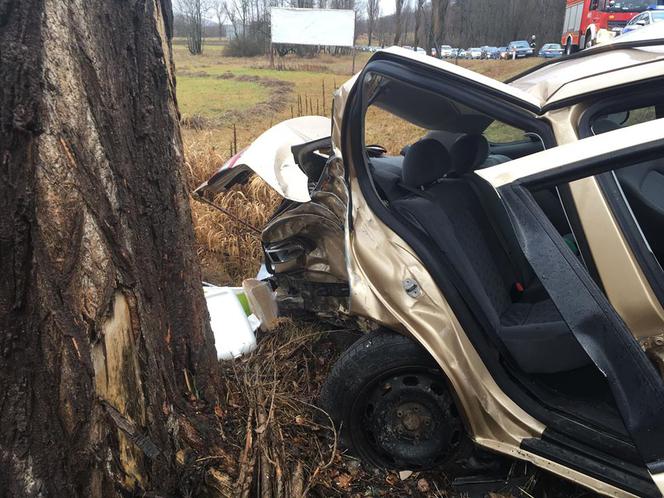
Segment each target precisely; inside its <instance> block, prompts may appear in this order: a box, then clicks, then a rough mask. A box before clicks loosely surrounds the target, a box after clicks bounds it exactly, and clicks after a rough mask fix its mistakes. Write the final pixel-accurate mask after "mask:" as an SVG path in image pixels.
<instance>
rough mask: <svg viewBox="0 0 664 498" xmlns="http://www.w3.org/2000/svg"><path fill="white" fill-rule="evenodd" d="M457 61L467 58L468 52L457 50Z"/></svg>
mask: <svg viewBox="0 0 664 498" xmlns="http://www.w3.org/2000/svg"><path fill="white" fill-rule="evenodd" d="M454 57H456V58H457V59H465V58H466V50H465V49H463V48H457V49H456V54H455V56H454Z"/></svg>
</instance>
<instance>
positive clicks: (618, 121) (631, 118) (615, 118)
mask: <svg viewBox="0 0 664 498" xmlns="http://www.w3.org/2000/svg"><path fill="white" fill-rule="evenodd" d="M662 113H664V97H662V102H661V103H659V104H652V105H648V106H641V107H635V108H632V109H625V110H623V111H616V112H610V113H606V114H599V115H598V116H596V117H595V118H594V119H593V120H592V121H591V123H590V128H591V130H592V132H593V134H594V135H599V134H601V133H606V132H607V131H612V130H616V129H618V128H627V127H628V126H633V125H636V124H639V123H645V122H646V121H652V120H654V119H658V117H663V116H662Z"/></svg>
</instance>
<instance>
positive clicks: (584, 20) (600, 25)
mask: <svg viewBox="0 0 664 498" xmlns="http://www.w3.org/2000/svg"><path fill="white" fill-rule="evenodd" d="M660 1H661V0H660ZM657 3H658V0H627V1H624V2H623V1H616V0H567V10H566V11H565V23H564V25H563V36H562V38H561V43H562V45H563V47H565V53H567V54H571V53H572V52H575V51H576V50H578V49H579V48H588V47H591V46H593V45H595V44H597V43H602V42H605V41H607V40H610V39H611V38H613V37H614V36H616V35H618V34H620V32H621V31H622V28H623V27H624V26H625V24H627V22H628V21H629V20H630V19H632V17H634V16H635V15H636V14H638V13H639V12H643V11H644V10H647V9H648V8H650V7H652V5H653V4H657Z"/></svg>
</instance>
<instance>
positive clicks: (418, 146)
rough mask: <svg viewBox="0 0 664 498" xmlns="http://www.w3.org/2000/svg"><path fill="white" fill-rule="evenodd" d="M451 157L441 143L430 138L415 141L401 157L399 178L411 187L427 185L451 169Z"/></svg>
mask: <svg viewBox="0 0 664 498" xmlns="http://www.w3.org/2000/svg"><path fill="white" fill-rule="evenodd" d="M451 166H452V158H451V157H450V153H449V152H447V149H446V148H445V146H444V145H443V144H441V143H440V142H439V141H438V140H434V139H432V138H425V139H424V140H420V141H419V142H415V143H414V144H413V145H411V146H410V147H409V148H408V151H407V152H406V157H404V158H403V166H402V169H401V179H402V181H403V183H404V184H405V185H407V186H409V187H412V188H419V187H422V186H425V185H429V184H431V183H433V182H435V181H436V180H439V179H441V178H442V177H444V176H445V175H446V174H447V173H448V172H449V171H450V169H451Z"/></svg>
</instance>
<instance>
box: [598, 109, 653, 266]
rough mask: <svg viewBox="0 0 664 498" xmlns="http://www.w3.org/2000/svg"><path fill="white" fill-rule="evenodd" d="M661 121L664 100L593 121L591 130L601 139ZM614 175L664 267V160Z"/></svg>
mask: <svg viewBox="0 0 664 498" xmlns="http://www.w3.org/2000/svg"><path fill="white" fill-rule="evenodd" d="M660 118H664V98H662V100H661V102H660V103H657V104H653V105H649V106H643V107H637V108H634V109H629V110H625V111H622V112H614V113H607V114H601V115H599V116H597V117H596V118H595V119H593V121H592V124H591V129H592V132H593V134H595V135H599V134H601V133H606V132H609V131H613V130H616V129H619V128H626V127H629V126H633V125H636V124H639V123H644V122H646V121H652V120H655V119H660ZM613 174H614V176H615V179H616V181H617V183H618V185H619V186H620V189H621V191H622V197H623V199H624V201H625V204H626V205H627V207H628V208H629V212H630V213H631V216H633V218H634V221H635V222H636V225H637V226H638V229H639V233H640V235H641V236H642V237H643V238H644V239H645V241H646V243H647V245H648V247H649V248H650V250H651V252H652V254H653V255H654V256H655V258H656V259H657V261H658V262H659V264H660V265H664V158H658V159H654V160H649V161H645V162H642V163H638V164H635V165H632V166H628V167H626V168H622V169H620V170H616V171H614V172H613Z"/></svg>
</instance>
